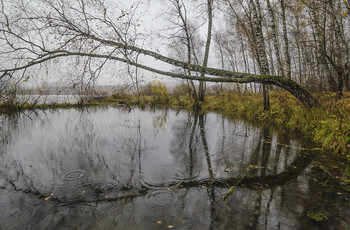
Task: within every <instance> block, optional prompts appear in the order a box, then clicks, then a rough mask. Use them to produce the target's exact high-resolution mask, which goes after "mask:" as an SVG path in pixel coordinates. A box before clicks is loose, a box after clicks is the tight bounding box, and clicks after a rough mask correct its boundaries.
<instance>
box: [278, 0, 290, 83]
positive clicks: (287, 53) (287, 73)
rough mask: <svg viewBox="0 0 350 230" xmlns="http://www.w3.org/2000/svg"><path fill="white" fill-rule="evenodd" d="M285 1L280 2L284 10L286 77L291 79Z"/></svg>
mask: <svg viewBox="0 0 350 230" xmlns="http://www.w3.org/2000/svg"><path fill="white" fill-rule="evenodd" d="M284 1H285V0H280V3H281V8H282V25H283V26H282V28H283V39H284V57H285V59H286V77H287V78H289V79H291V77H292V67H291V58H290V55H289V41H288V31H287V23H286V3H285V2H284Z"/></svg>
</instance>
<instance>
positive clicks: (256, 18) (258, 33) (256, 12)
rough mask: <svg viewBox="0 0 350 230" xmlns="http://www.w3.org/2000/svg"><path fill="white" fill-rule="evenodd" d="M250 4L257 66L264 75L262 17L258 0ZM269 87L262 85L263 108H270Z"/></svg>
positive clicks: (266, 72) (267, 66) (265, 69)
mask: <svg viewBox="0 0 350 230" xmlns="http://www.w3.org/2000/svg"><path fill="white" fill-rule="evenodd" d="M250 5H251V9H252V13H253V23H254V27H255V28H254V33H255V37H256V43H257V53H258V56H259V60H260V63H259V67H260V74H262V75H266V74H269V63H268V60H267V55H266V50H265V40H264V34H263V30H262V23H261V20H262V18H261V17H260V15H261V12H260V6H259V0H256V2H255V3H254V1H253V0H250ZM268 91H269V89H268V88H267V87H265V86H263V95H264V110H269V109H270V100H269V92H268Z"/></svg>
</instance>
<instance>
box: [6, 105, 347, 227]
mask: <svg viewBox="0 0 350 230" xmlns="http://www.w3.org/2000/svg"><path fill="white" fill-rule="evenodd" d="M0 123H1V128H0V143H1V147H0V207H1V209H2V210H1V215H0V229H167V228H169V227H172V228H173V229H305V228H309V227H312V229H319V228H320V229H322V228H323V227H326V228H329V229H332V227H335V228H334V229H337V228H340V227H343V228H346V227H349V226H350V225H349V222H348V220H347V218H346V217H347V216H348V214H349V208H347V207H342V206H341V203H339V202H338V203H337V201H336V200H335V199H336V198H333V199H332V198H329V197H327V198H325V197H322V194H321V195H320V194H319V193H318V194H316V193H315V191H316V190H317V189H318V188H316V187H314V186H312V182H311V181H312V180H311V178H313V169H312V167H311V162H312V157H313V154H314V153H313V152H312V151H305V150H303V149H304V148H311V147H310V146H308V145H310V142H309V141H305V140H303V139H300V138H297V137H292V136H290V135H288V134H286V133H283V132H281V131H276V130H273V129H271V128H269V127H259V126H256V125H253V124H249V123H246V122H244V121H241V120H230V119H226V118H225V117H224V116H222V115H218V114H214V113H209V114H204V115H203V114H202V115H198V114H192V113H189V112H187V111H175V110H171V109H146V110H140V109H133V110H131V111H128V110H125V109H123V108H122V107H105V108H91V109H87V110H75V109H69V110H58V111H36V112H25V113H20V114H14V115H1V116H0ZM234 185H235V186H236V187H235V191H234V193H232V194H231V195H229V196H227V199H223V198H224V196H225V194H226V192H227V191H228V189H229V188H230V187H231V186H234ZM314 206H317V208H318V209H326V208H327V207H328V208H329V209H330V207H331V209H332V210H331V211H332V213H333V212H334V213H335V214H333V215H336V216H339V217H337V218H332V219H331V221H328V222H327V223H325V224H323V225H319V223H315V222H312V221H310V220H308V219H307V217H306V212H307V211H309V210H310V207H314ZM339 209H340V210H341V211H340V210H339ZM311 210H312V209H311Z"/></svg>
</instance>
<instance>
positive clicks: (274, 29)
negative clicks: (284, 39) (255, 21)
mask: <svg viewBox="0 0 350 230" xmlns="http://www.w3.org/2000/svg"><path fill="white" fill-rule="evenodd" d="M266 2H267V8H268V10H269V14H270V15H269V16H270V27H271V30H272V41H273V47H274V49H275V54H276V59H277V64H278V75H282V76H284V70H283V65H282V60H281V55H280V48H279V41H278V36H277V23H276V17H275V13H274V12H273V9H272V7H271V4H270V1H269V0H267V1H266Z"/></svg>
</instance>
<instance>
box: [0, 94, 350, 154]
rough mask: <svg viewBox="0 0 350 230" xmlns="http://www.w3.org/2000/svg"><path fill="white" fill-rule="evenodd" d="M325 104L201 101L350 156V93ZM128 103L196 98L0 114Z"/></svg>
mask: <svg viewBox="0 0 350 230" xmlns="http://www.w3.org/2000/svg"><path fill="white" fill-rule="evenodd" d="M315 96H316V98H317V99H318V100H319V101H320V103H321V104H322V107H321V108H311V109H310V108H305V107H304V106H303V105H302V104H301V103H300V102H298V101H297V100H296V99H295V98H294V97H292V96H291V95H289V94H287V93H286V92H273V93H272V94H271V99H270V100H271V101H270V103H271V109H270V110H269V111H263V108H262V97H261V95H255V94H243V95H242V94H237V93H230V92H225V93H221V94H217V95H210V96H206V98H205V101H204V102H203V103H201V112H220V113H223V114H225V115H227V116H229V117H230V116H231V117H234V116H236V117H237V116H239V117H241V118H243V119H246V120H248V121H258V122H260V123H263V124H269V125H274V126H279V127H284V128H288V129H290V130H292V131H299V132H301V133H302V134H303V135H305V136H308V137H311V138H312V139H313V140H314V141H315V142H316V143H317V144H319V145H321V146H322V148H323V149H324V150H329V151H332V152H335V153H339V154H340V155H342V156H343V157H346V158H347V159H348V160H349V159H350V94H346V95H344V97H343V98H341V99H336V96H335V95H332V94H324V95H315ZM110 104H124V105H126V106H128V107H131V106H140V107H141V108H142V107H145V106H155V105H161V106H169V107H175V106H176V107H183V108H187V109H190V110H193V101H192V100H189V98H188V96H186V95H182V96H177V95H163V96H141V97H140V98H139V100H138V99H137V97H136V96H135V95H113V96H110V97H106V98H99V99H96V100H91V101H89V102H84V103H75V104H74V103H61V104H60V103H52V104H37V105H32V104H21V103H14V102H10V103H4V104H0V113H12V112H19V111H22V110H28V109H42V110H44V109H66V108H82V107H90V106H101V105H110Z"/></svg>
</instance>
